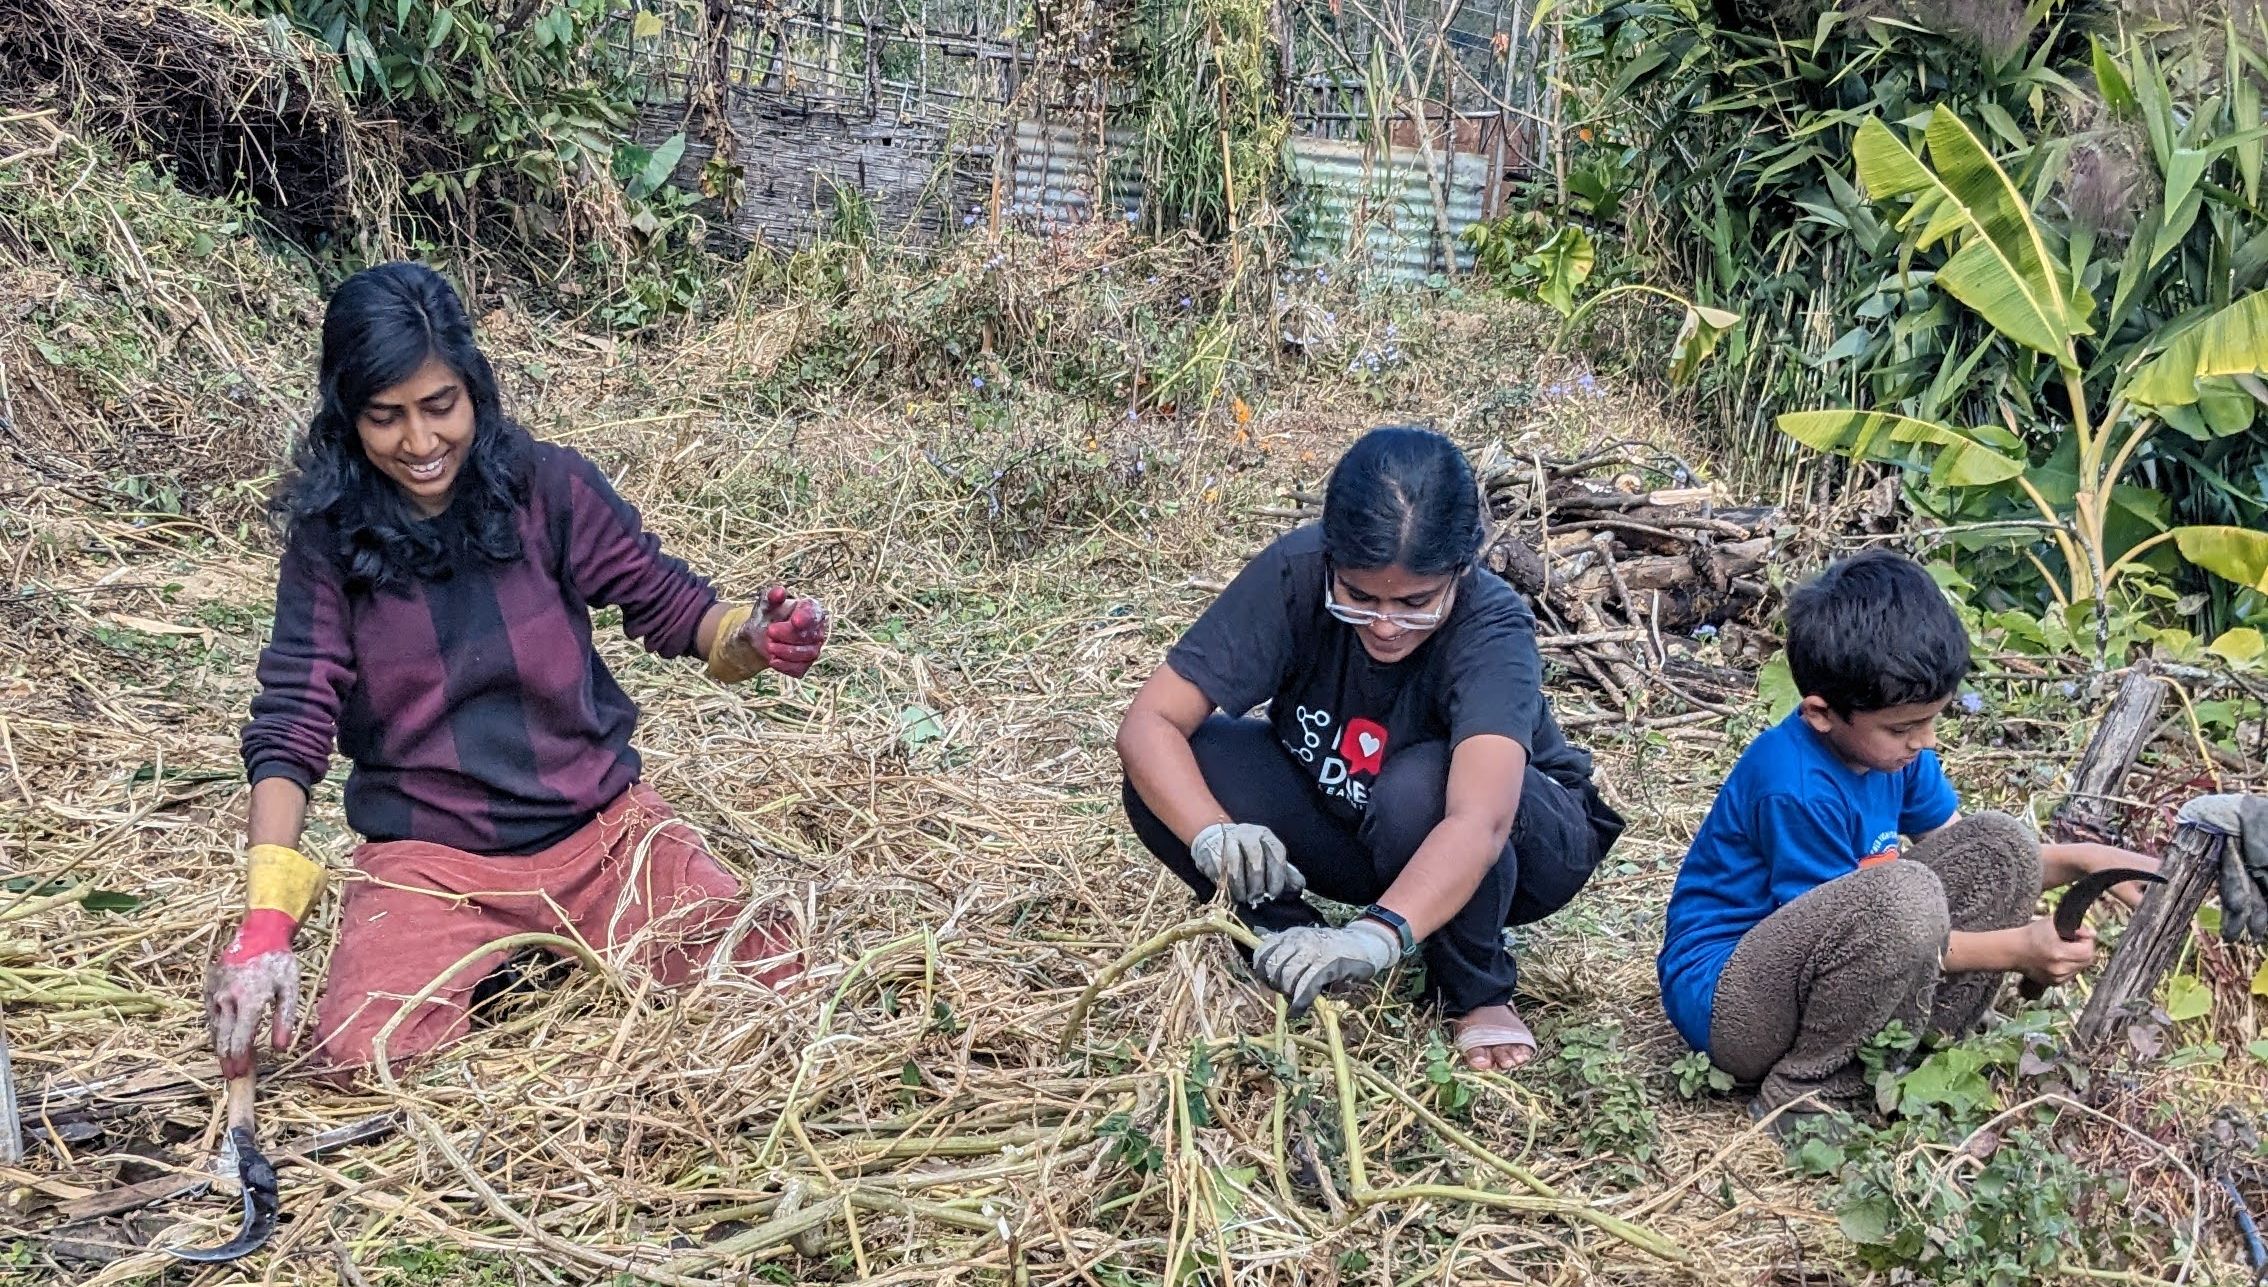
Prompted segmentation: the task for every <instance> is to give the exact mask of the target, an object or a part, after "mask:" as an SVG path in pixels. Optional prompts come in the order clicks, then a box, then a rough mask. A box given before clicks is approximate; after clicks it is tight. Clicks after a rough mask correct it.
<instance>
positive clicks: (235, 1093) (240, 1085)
mask: <svg viewBox="0 0 2268 1287" xmlns="http://www.w3.org/2000/svg"><path fill="white" fill-rule="evenodd" d="M252 1078H253V1074H251V1073H246V1074H245V1075H244V1076H242V1077H231V1078H229V1082H228V1138H229V1142H230V1143H231V1144H232V1145H234V1146H235V1148H236V1176H237V1179H238V1180H239V1181H240V1182H241V1183H242V1185H243V1188H244V1223H243V1224H242V1225H241V1226H240V1227H238V1229H237V1231H236V1236H235V1237H234V1238H231V1239H229V1240H228V1241H227V1242H224V1243H222V1244H221V1245H220V1246H217V1247H176V1248H174V1249H173V1250H172V1254H173V1257H174V1258H175V1259H177V1260H191V1261H196V1262H197V1263H199V1264H215V1263H218V1262H221V1261H225V1260H236V1259H240V1258H241V1257H244V1256H249V1255H251V1254H252V1253H253V1252H255V1251H258V1250H259V1249H260V1248H261V1247H263V1246H265V1245H266V1244H267V1241H268V1236H269V1235H270V1234H272V1233H274V1232H275V1231H276V1206H277V1202H276V1168H275V1167H273V1166H271V1165H269V1163H268V1159H267V1158H265V1157H263V1156H261V1154H260V1141H259V1140H258V1138H257V1137H255V1136H254V1135H253V1133H252Z"/></svg>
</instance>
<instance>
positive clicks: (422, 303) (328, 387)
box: [274, 263, 532, 589]
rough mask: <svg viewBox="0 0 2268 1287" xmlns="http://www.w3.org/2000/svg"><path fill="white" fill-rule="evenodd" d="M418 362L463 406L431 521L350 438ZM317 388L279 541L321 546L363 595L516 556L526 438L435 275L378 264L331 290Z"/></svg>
mask: <svg viewBox="0 0 2268 1287" xmlns="http://www.w3.org/2000/svg"><path fill="white" fill-rule="evenodd" d="M428 358H439V359H440V360H441V361H442V362H443V363H445V364H447V366H448V367H449V369H450V370H452V371H454V372H456V374H457V378H458V379H460V380H462V381H464V385H465V392H466V394H467V395H468V396H470V398H471V399H472V407H473V440H472V447H471V449H470V450H469V451H467V452H466V453H465V460H464V464H463V465H462V466H460V467H459V471H458V474H457V480H456V485H455V486H454V487H453V488H452V489H451V491H450V500H449V508H448V510H447V511H446V512H444V513H443V514H442V515H441V516H440V517H438V518H435V519H432V520H426V519H425V518H424V517H423V516H422V515H420V514H419V513H418V512H417V510H416V509H415V508H413V507H412V506H411V504H410V501H409V498H408V497H407V496H405V495H404V494H403V493H402V490H401V488H400V487H398V486H396V485H395V484H394V482H393V480H391V479H389V478H387V477H386V475H385V474H383V473H381V472H379V470H378V468H377V466H375V465H373V464H372V463H371V462H370V458H369V456H368V455H366V454H365V453H364V451H363V449H362V437H361V435H360V433H359V432H357V430H356V428H355V425H356V422H357V421H359V420H360V419H361V418H362V412H363V408H364V407H366V406H368V405H369V402H370V400H371V398H373V397H375V396H377V395H378V394H379V393H381V392H383V391H384V390H386V389H389V388H392V387H393V386H395V385H397V384H400V383H401V382H402V381H404V380H406V379H408V378H410V377H411V376H412V375H415V374H416V373H417V369H418V368H419V367H421V366H423V365H425V362H426V359H428ZM318 379H319V387H318V390H317V398H318V401H317V403H316V408H315V416H314V419H312V420H311V421H309V422H308V425H307V431H306V433H305V434H303V435H302V436H301V438H300V440H299V443H298V445H297V447H295V448H294V449H293V452H292V472H291V475H290V476H289V477H288V478H287V479H285V481H284V485H283V488H282V490H281V491H280V492H279V493H278V494H277V496H276V499H275V504H274V509H275V511H276V515H277V517H278V518H279V519H280V520H281V522H282V523H283V525H284V528H285V530H286V532H287V533H288V534H292V535H304V536H306V537H310V538H314V539H319V540H327V542H328V545H329V549H328V550H327V551H326V552H327V553H329V554H330V555H331V556H332V557H333V558H334V559H336V560H337V562H338V566H339V569H340V571H341V573H342V574H343V575H344V577H345V579H346V581H347V584H348V585H349V586H350V587H355V588H364V589H376V588H383V587H386V586H393V585H399V584H402V583H404V582H407V581H410V580H413V579H437V578H441V577H445V576H447V575H448V574H449V569H450V566H451V565H452V564H454V563H456V562H457V561H459V560H460V559H465V558H482V559H487V560H490V561H492V562H498V563H502V562H509V561H510V560H512V559H516V558H518V557H520V537H519V532H518V529H517V527H516V526H515V520H516V518H517V515H518V512H519V509H520V507H521V506H522V505H523V504H524V503H525V502H526V500H527V494H528V459H529V455H530V447H531V444H532V439H530V438H529V436H528V433H527V431H526V430H525V429H522V428H521V427H520V426H519V425H518V424H516V423H515V422H513V420H512V419H511V418H510V417H508V416H506V415H505V414H504V407H503V402H502V399H501V397H500V396H499V394H498V392H497V387H496V372H495V370H494V368H492V367H490V366H489V364H488V359H487V358H486V357H485V356H483V355H482V353H481V351H480V347H479V345H477V344H476V343H474V341H473V329H472V320H471V319H470V318H468V317H466V316H465V307H464V304H463V303H462V302H460V301H459V300H458V298H457V292H456V291H455V290H453V289H451V288H450V286H449V283H448V282H446V281H444V280H443V279H442V277H441V275H440V274H439V273H436V272H434V271H433V270H432V269H430V268H428V267H426V266H425V265H423V264H412V263H393V264H381V265H379V266H378V267H376V268H368V269H364V270H363V271H362V272H359V273H356V274H355V275H354V276H352V277H349V278H347V279H346V281H345V282H343V283H341V284H340V286H339V288H338V290H337V291H335V292H333V294H332V295H331V302H330V305H329V307H328V308H327V309H326V310H325V311H324V314H323V355H322V363H321V366H320V369H319V374H318Z"/></svg>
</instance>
